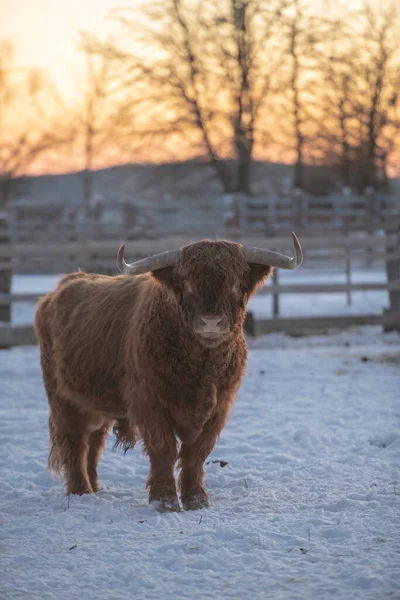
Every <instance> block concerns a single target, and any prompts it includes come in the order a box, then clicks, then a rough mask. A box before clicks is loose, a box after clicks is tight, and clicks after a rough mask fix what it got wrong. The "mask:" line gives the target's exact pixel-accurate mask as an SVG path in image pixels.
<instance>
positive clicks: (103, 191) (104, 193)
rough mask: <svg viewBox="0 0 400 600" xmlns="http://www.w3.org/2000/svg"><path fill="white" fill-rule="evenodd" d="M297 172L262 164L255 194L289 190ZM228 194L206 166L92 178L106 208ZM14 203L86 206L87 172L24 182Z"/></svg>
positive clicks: (119, 170)
mask: <svg viewBox="0 0 400 600" xmlns="http://www.w3.org/2000/svg"><path fill="white" fill-rule="evenodd" d="M291 172H292V167H291V166H288V165H284V164H279V163H276V164H275V163H269V162H259V163H255V164H254V168H253V192H254V193H255V194H257V195H271V194H272V195H274V194H276V193H278V192H279V191H280V190H282V187H283V186H285V185H286V186H289V185H290V180H291ZM222 194H223V189H222V187H221V184H220V183H219V181H218V179H217V177H216V176H215V172H214V169H213V168H212V167H211V166H210V165H209V164H208V163H204V162H201V161H188V162H179V163H164V164H159V165H143V164H127V165H121V166H117V167H111V168H108V169H100V170H98V171H95V172H94V173H93V196H94V198H95V199H96V200H104V201H106V202H109V201H111V202H114V201H117V202H126V201H128V202H129V201H132V202H139V203H141V201H144V202H145V201H146V200H156V199H157V200H158V199H161V198H162V197H168V196H169V197H171V198H174V199H176V200H178V201H179V200H185V199H188V198H190V199H191V200H196V199H201V198H204V199H205V198H210V197H212V196H215V197H220V196H221V195H222ZM14 197H15V198H16V199H17V200H22V199H27V198H29V201H32V202H33V203H35V204H36V203H39V204H48V203H52V204H75V205H81V204H83V177H82V172H77V173H69V174H65V175H42V176H38V177H23V178H21V179H19V180H18V181H17V185H16V187H15V193H14Z"/></svg>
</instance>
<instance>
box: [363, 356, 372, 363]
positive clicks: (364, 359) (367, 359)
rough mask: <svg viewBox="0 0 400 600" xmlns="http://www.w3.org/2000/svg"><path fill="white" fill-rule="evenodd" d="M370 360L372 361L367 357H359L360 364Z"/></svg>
mask: <svg viewBox="0 0 400 600" xmlns="http://www.w3.org/2000/svg"><path fill="white" fill-rule="evenodd" d="M371 360H372V358H369V356H362V357H361V362H369V361H371Z"/></svg>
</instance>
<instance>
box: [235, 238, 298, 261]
mask: <svg viewBox="0 0 400 600" xmlns="http://www.w3.org/2000/svg"><path fill="white" fill-rule="evenodd" d="M292 238H293V243H294V251H295V254H294V256H285V255H284V254H279V252H273V251H272V250H263V249H262V248H252V247H250V246H243V248H242V252H243V255H244V257H245V258H246V260H247V262H251V263H256V264H258V265H269V266H270V267H279V268H280V269H298V268H299V267H300V266H301V265H302V263H303V251H302V249H301V246H300V242H299V240H298V239H297V236H296V234H295V233H292Z"/></svg>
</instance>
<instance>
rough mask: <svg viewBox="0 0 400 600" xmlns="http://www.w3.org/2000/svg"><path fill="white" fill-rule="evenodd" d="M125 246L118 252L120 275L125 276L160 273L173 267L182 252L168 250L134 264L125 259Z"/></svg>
mask: <svg viewBox="0 0 400 600" xmlns="http://www.w3.org/2000/svg"><path fill="white" fill-rule="evenodd" d="M124 252H125V244H122V246H121V247H120V249H119V250H118V255H117V267H118V270H119V272H120V273H124V275H142V274H143V273H149V272H150V271H158V269H163V268H164V267H173V266H174V265H175V264H176V261H177V260H178V258H179V255H180V250H168V251H167V252H160V254H153V256H149V257H148V258H143V259H141V260H138V261H136V262H134V263H126V262H125V259H124Z"/></svg>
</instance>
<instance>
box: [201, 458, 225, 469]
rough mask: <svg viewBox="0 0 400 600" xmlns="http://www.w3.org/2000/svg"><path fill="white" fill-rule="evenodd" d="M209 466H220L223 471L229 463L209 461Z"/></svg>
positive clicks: (207, 463)
mask: <svg viewBox="0 0 400 600" xmlns="http://www.w3.org/2000/svg"><path fill="white" fill-rule="evenodd" d="M209 464H212V465H219V466H220V467H221V469H223V468H224V467H226V465H227V464H229V463H228V462H227V461H226V460H209V461H208V462H206V465H209Z"/></svg>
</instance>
